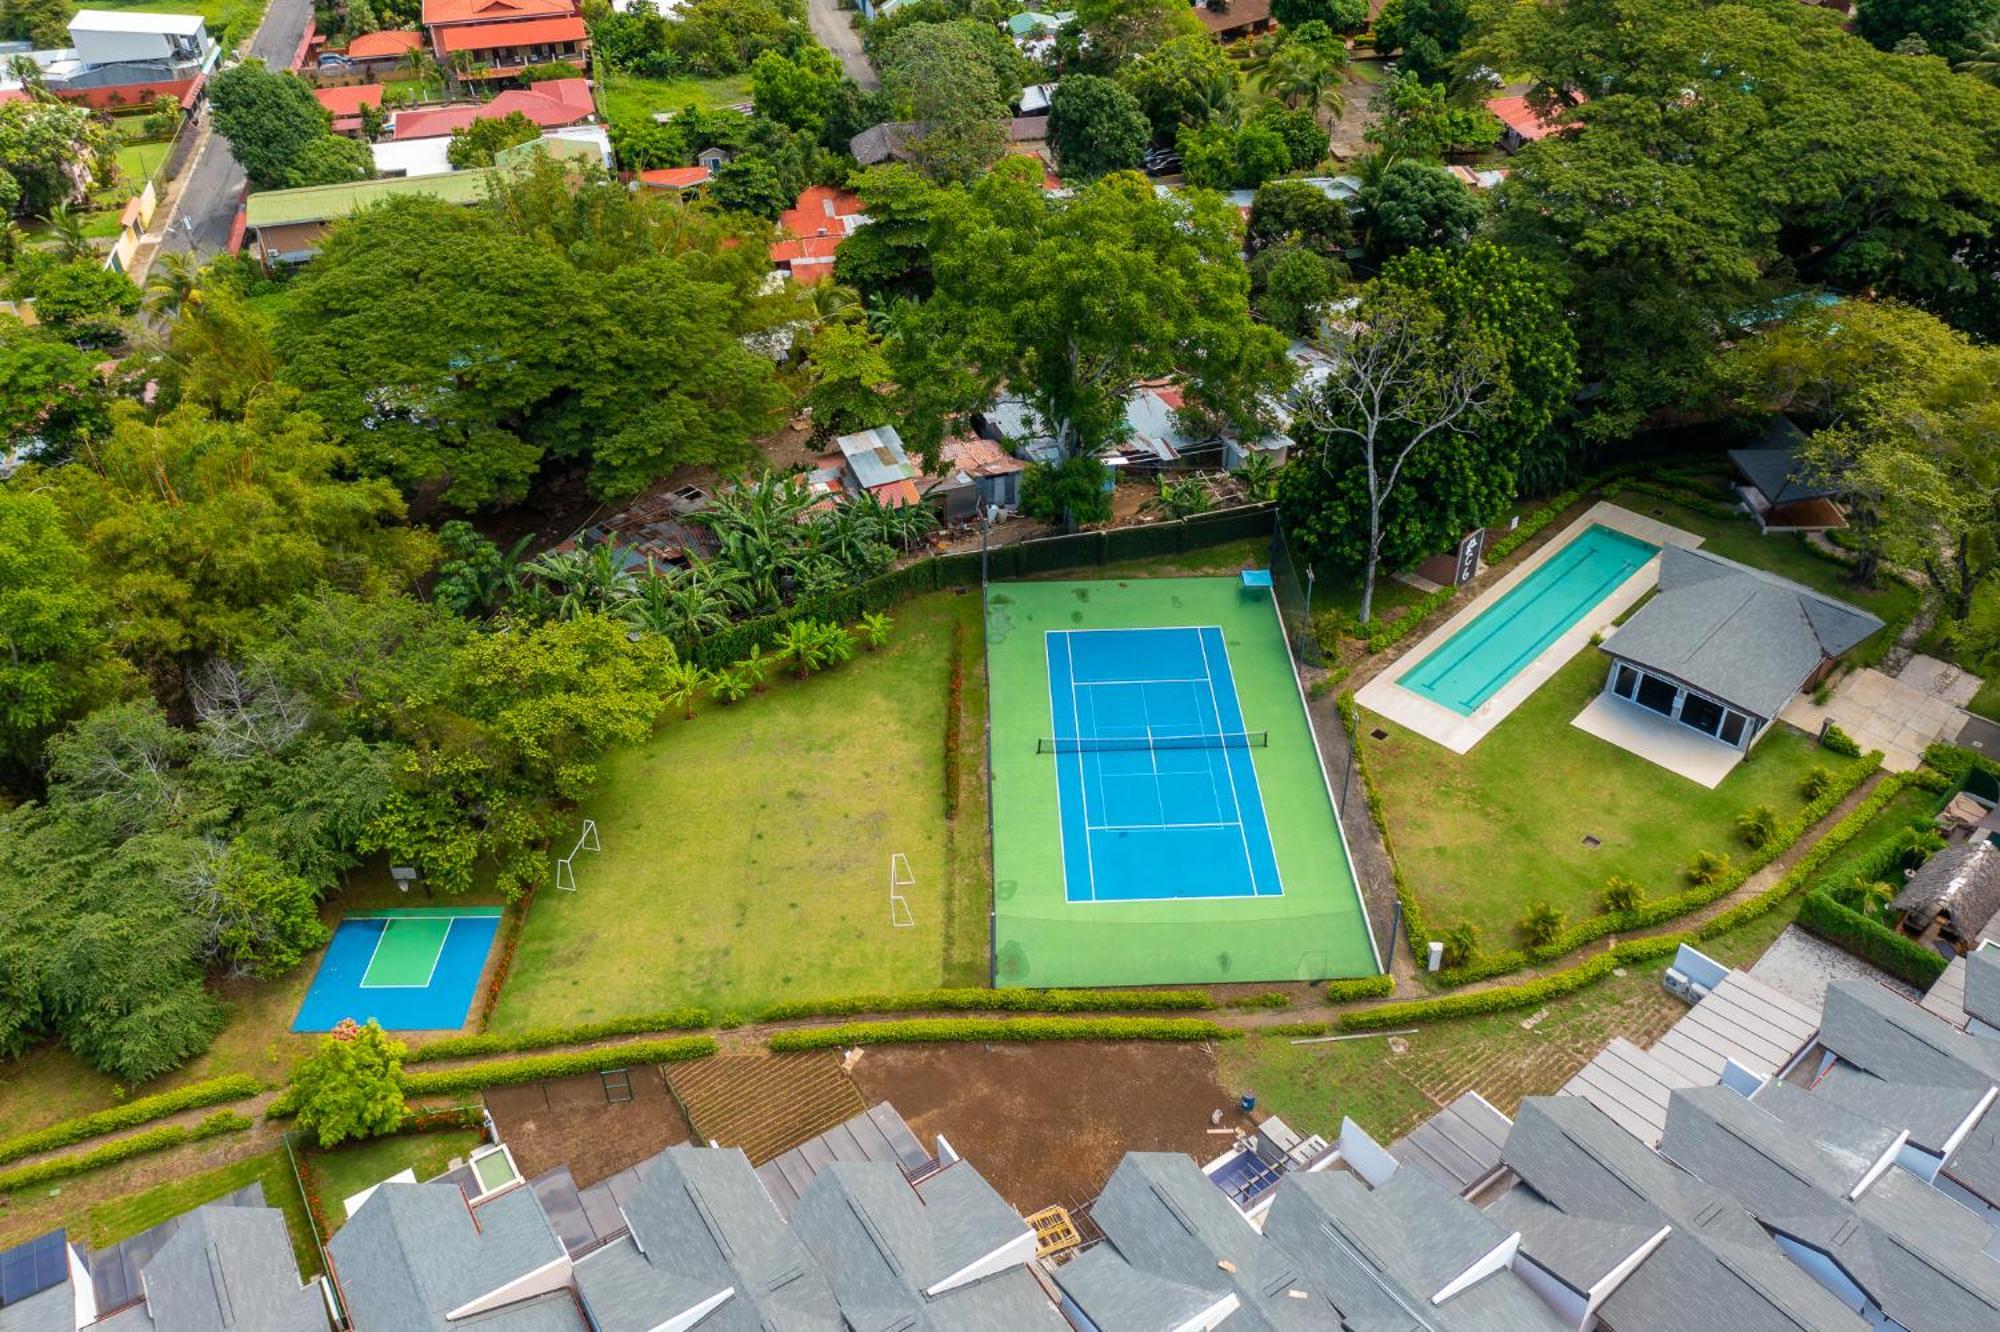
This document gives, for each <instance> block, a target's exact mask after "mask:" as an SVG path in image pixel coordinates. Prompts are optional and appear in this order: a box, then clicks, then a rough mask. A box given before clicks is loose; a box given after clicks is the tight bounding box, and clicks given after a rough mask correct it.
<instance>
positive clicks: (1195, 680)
mask: <svg viewBox="0 0 2000 1332" xmlns="http://www.w3.org/2000/svg"><path fill="white" fill-rule="evenodd" d="M1062 632H1063V633H1075V632H1076V631H1075V630H1073V629H1065V630H1063V631H1062ZM1085 632H1094V631H1090V630H1086V631H1085ZM1071 679H1072V680H1073V681H1074V683H1075V685H1076V687H1077V688H1078V689H1095V688H1097V686H1099V685H1149V684H1207V683H1208V679H1207V677H1205V676H1200V675H1170V676H1166V677H1164V678H1162V679H1159V680H1077V679H1075V677H1074V676H1072V677H1071Z"/></svg>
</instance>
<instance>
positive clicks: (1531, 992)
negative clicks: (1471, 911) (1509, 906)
mask: <svg viewBox="0 0 2000 1332" xmlns="http://www.w3.org/2000/svg"><path fill="white" fill-rule="evenodd" d="M1692 939H1693V936H1692V935H1688V934H1660V935H1655V936H1653V937H1651V938H1647V939H1628V940H1626V941H1625V942H1624V943H1621V944H1619V945H1617V946H1616V947H1614V948H1609V949H1606V950H1605V951H1604V952H1602V953H1599V954H1598V955H1597V956H1595V957H1593V958H1591V959H1590V960H1589V961H1588V962H1585V963H1583V964H1582V965H1581V966H1575V967H1571V968H1569V969H1568V970H1567V971H1558V972H1554V973H1552V974H1550V975H1547V976H1543V977H1541V978H1540V979H1538V980H1532V981H1528V982H1527V983H1526V984H1523V985H1501V986H1495V987H1494V988H1493V989H1490V990H1474V991H1472V992H1471V993H1469V994H1451V995H1445V996H1444V997H1443V998H1439V999H1413V1000H1410V1001H1409V1002H1408V1003H1401V1004H1383V1005H1381V1006H1380V1007H1379V1008H1357V1009H1354V1010H1352V1011H1350V1012H1346V1013H1342V1014H1341V1015H1340V1029H1341V1030H1342V1031H1375V1030H1378V1029H1379V1028H1382V1027H1400V1026H1403V1025H1405V1024H1406V1023H1411V1022H1433V1021H1439V1020H1442V1019H1445V1018H1459V1017H1476V1016H1479V1015H1481V1014H1485V1013H1502V1012H1505V1011H1506V1010H1508V1009H1510V1008H1527V1007H1529V1006H1531V1005H1534V1004H1539V1003H1543V1002H1546V1001H1547V1000H1550V999H1555V998H1558V997H1560V996H1562V995H1565V994H1568V993H1570V992H1571V991H1572V990H1580V989H1582V988H1583V987H1584V986H1586V985H1590V984H1593V983H1594V982H1596V981H1600V980H1602V979H1604V977H1606V976H1608V975H1610V974H1611V973H1612V972H1613V971H1614V970H1616V969H1617V968H1619V967H1621V966H1624V965H1625V964H1626V963H1628V962H1645V961H1650V960H1651V959H1653V958H1656V957H1665V956H1667V955H1668V954H1670V953H1673V952H1675V951H1676V950H1677V949H1679V948H1680V946H1681V945H1682V944H1684V943H1688V942H1690V941H1692Z"/></svg>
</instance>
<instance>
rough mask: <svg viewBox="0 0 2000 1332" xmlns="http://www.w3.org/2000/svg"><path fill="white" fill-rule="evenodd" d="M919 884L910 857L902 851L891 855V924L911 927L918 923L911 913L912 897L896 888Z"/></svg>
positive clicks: (900, 927)
mask: <svg viewBox="0 0 2000 1332" xmlns="http://www.w3.org/2000/svg"><path fill="white" fill-rule="evenodd" d="M916 886H917V876H916V872H915V871H914V870H912V869H911V868H910V858H909V857H908V856H906V855H904V854H903V853H902V852H901V851H896V852H892V853H891V854H890V856H889V924H890V925H892V926H894V927H895V928H896V929H899V930H904V929H909V928H911V927H912V926H914V925H915V924H916V923H917V918H916V917H915V916H913V915H911V914H910V899H909V898H907V897H905V896H903V894H901V893H900V892H897V891H896V890H897V889H899V888H914V887H916Z"/></svg>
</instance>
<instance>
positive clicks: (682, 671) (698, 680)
mask: <svg viewBox="0 0 2000 1332" xmlns="http://www.w3.org/2000/svg"><path fill="white" fill-rule="evenodd" d="M711 683H712V681H711V680H710V679H709V675H708V672H707V671H705V670H703V669H702V668H701V667H699V666H697V665H695V664H694V663H693V662H691V661H685V660H683V661H677V662H675V663H674V664H673V665H671V666H669V667H667V669H666V671H665V673H664V674H663V675H662V676H661V678H660V696H661V697H662V698H664V699H665V700H666V701H667V703H668V704H670V705H671V706H673V707H677V708H679V709H680V710H681V720H682V721H693V720H694V705H695V700H696V699H698V698H700V697H701V696H702V695H703V694H704V693H706V692H707V691H708V687H709V685H710V684H711Z"/></svg>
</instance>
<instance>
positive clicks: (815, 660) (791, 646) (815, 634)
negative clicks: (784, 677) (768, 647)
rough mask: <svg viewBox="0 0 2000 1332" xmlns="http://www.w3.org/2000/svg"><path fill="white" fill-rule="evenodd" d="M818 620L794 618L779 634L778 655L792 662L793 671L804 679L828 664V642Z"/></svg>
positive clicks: (776, 645)
mask: <svg viewBox="0 0 2000 1332" xmlns="http://www.w3.org/2000/svg"><path fill="white" fill-rule="evenodd" d="M820 629H821V626H820V624H819V622H818V621H816V620H793V621H792V622H791V623H790V624H788V625H786V626H785V629H784V632H783V633H781V634H779V635H778V641H777V643H776V644H775V645H774V646H775V647H776V648H777V653H776V655H777V656H780V657H782V658H784V659H785V660H786V661H789V662H791V663H792V673H793V674H795V675H797V676H798V677H799V679H801V680H803V679H805V678H806V677H807V676H809V675H811V674H812V673H813V672H814V671H816V670H818V669H819V668H820V667H822V666H824V665H826V643H825V639H824V638H823V637H822V636H821V633H820Z"/></svg>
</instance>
